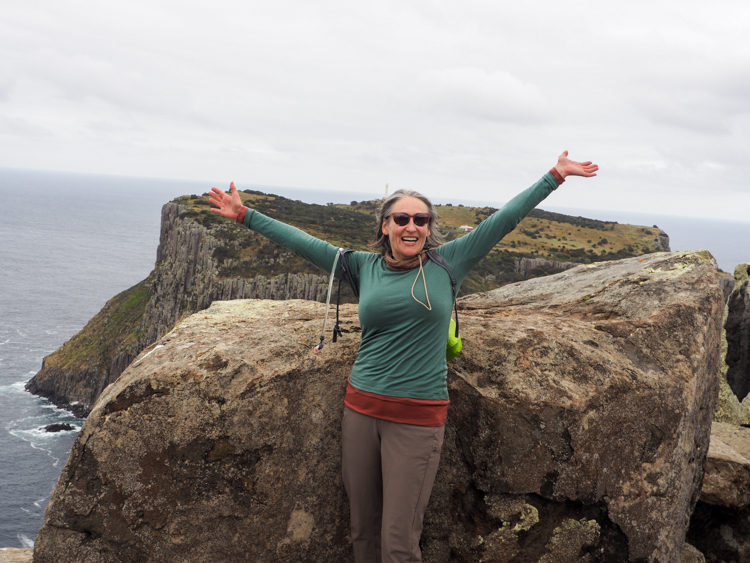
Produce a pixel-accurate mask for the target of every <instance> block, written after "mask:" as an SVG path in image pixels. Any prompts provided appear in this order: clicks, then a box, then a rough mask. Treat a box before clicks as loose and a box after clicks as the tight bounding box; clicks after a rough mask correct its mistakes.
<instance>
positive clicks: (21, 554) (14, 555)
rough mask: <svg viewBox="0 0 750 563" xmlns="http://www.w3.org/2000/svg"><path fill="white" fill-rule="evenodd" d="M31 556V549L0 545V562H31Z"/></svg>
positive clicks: (32, 554) (32, 552)
mask: <svg viewBox="0 0 750 563" xmlns="http://www.w3.org/2000/svg"><path fill="white" fill-rule="evenodd" d="M33 556H34V550H32V549H17V548H13V547H0V563H31V559H32V557H33Z"/></svg>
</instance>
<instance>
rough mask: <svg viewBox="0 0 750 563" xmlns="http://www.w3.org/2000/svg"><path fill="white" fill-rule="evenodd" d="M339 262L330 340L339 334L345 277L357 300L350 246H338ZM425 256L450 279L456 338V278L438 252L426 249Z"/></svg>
mask: <svg viewBox="0 0 750 563" xmlns="http://www.w3.org/2000/svg"><path fill="white" fill-rule="evenodd" d="M338 252H339V262H340V263H341V276H339V287H338V290H337V292H336V324H335V325H334V327H333V338H332V340H333V341H334V342H336V339H337V338H338V337H339V336H341V329H340V328H339V304H340V303H341V280H342V279H346V281H347V282H348V283H349V286H350V287H351V288H352V291H353V292H354V296H355V297H356V298H357V300H359V288H358V287H357V285H356V284H355V283H354V278H353V277H352V272H351V270H350V269H349V263H348V261H347V260H348V256H349V254H351V253H352V252H354V251H353V250H352V249H351V248H339V251H338ZM427 256H429V257H430V260H432V261H433V262H435V264H437V265H438V266H440V267H441V268H442V269H443V270H445V271H446V273H447V274H448V277H449V278H450V280H451V290H452V293H453V310H454V312H455V313H456V334H455V336H456V338H458V308H457V306H456V299H457V298H458V283H457V282H456V278H455V277H454V275H453V270H452V269H451V267H450V264H448V262H446V261H445V260H444V259H443V257H442V256H440V254H438V253H437V252H435V251H434V250H428V251H427Z"/></svg>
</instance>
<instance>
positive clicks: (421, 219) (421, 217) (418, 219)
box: [414, 213, 430, 227]
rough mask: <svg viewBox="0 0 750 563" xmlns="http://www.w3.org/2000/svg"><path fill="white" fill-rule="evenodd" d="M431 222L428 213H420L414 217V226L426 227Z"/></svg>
mask: <svg viewBox="0 0 750 563" xmlns="http://www.w3.org/2000/svg"><path fill="white" fill-rule="evenodd" d="M429 222H430V216H429V215H427V214H426V213H418V214H416V215H415V216H414V224H415V225H416V226H417V227H424V226H425V225H426V224H427V223H429Z"/></svg>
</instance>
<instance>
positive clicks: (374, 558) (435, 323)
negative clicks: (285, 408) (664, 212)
mask: <svg viewBox="0 0 750 563" xmlns="http://www.w3.org/2000/svg"><path fill="white" fill-rule="evenodd" d="M597 170H598V166H596V165H595V164H592V163H591V162H574V161H572V160H570V159H568V152H567V151H565V152H563V154H562V155H560V157H559V159H558V161H557V164H556V165H555V167H554V168H552V169H551V170H550V171H549V173H547V174H545V175H544V176H543V177H542V179H541V180H539V182H537V183H536V184H534V185H533V186H531V187H530V188H529V189H527V190H525V191H524V192H522V193H521V194H519V195H517V196H516V197H515V198H513V199H512V200H511V201H510V202H508V204H506V205H505V206H504V207H503V208H502V209H501V210H499V211H497V212H496V213H495V214H493V215H492V216H491V217H489V218H487V219H486V220H485V221H483V222H482V223H481V224H480V225H479V226H478V227H477V228H476V229H474V230H473V231H472V232H471V233H469V234H467V235H465V236H464V237H461V238H459V239H456V240H453V241H451V242H448V243H446V244H444V245H442V246H437V244H438V243H439V242H440V238H439V235H438V233H437V230H436V227H437V223H436V222H437V213H436V212H435V209H434V208H433V206H432V204H431V203H430V202H429V200H428V199H427V198H425V197H424V196H422V195H420V194H418V193H416V192H407V191H403V190H400V191H398V192H396V193H394V194H393V195H391V196H390V197H389V198H388V199H387V200H386V201H384V202H383V206H382V209H381V212H380V217H379V221H378V227H377V232H376V240H375V243H374V245H373V246H374V247H375V248H376V249H378V250H379V251H380V253H379V254H378V253H370V252H354V253H352V254H350V255H349V257H348V266H349V269H350V270H351V273H352V277H353V278H354V283H355V284H357V285H358V287H359V295H360V302H359V319H360V324H361V326H362V342H361V344H360V347H359V350H358V352H357V359H356V361H355V363H354V366H353V368H352V372H351V375H350V378H349V384H348V385H347V390H346V399H345V408H344V418H343V422H342V438H341V441H342V471H343V478H344V487H345V488H346V492H347V494H348V496H349V504H350V509H351V510H350V512H351V536H352V544H353V548H354V558H355V561H356V562H357V563H380V562H381V561H383V562H388V563H396V562H404V561H410V562H411V561H413V562H418V561H421V560H422V555H421V551H420V549H419V538H420V535H421V533H422V521H423V517H424V513H425V509H426V507H427V502H428V500H429V497H430V492H431V490H432V485H433V483H434V480H435V474H436V473H437V468H438V463H439V461H440V451H441V448H442V444H443V432H444V428H445V426H444V425H445V419H446V416H447V412H448V402H449V401H448V388H447V383H446V378H447V371H448V370H447V366H446V361H445V348H446V342H447V338H448V326H449V323H450V317H451V309H452V306H453V293H452V287H451V283H450V280H449V277H448V274H447V272H446V271H445V270H444V269H443V268H442V267H440V266H439V265H437V264H436V263H434V262H433V261H431V260H430V259H429V257H428V256H427V254H426V249H427V248H434V249H435V251H436V252H437V253H438V254H439V255H440V256H442V258H443V259H444V260H445V261H446V262H447V263H448V264H449V265H450V266H451V269H452V271H453V275H454V277H455V278H456V280H457V281H458V284H459V285H460V283H461V282H462V281H463V280H464V278H465V277H466V275H467V273H468V272H469V270H471V268H472V267H473V266H474V265H475V264H476V263H477V262H479V260H481V259H482V257H484V256H485V255H486V254H487V253H488V252H489V251H490V250H491V249H492V247H493V246H495V244H497V243H498V242H499V241H500V239H502V238H503V237H504V236H505V235H506V234H507V233H509V232H510V231H512V230H513V229H514V228H515V226H516V225H517V224H518V222H519V221H520V220H521V219H523V217H525V216H526V214H527V213H528V212H529V211H531V210H532V209H533V208H534V207H536V206H537V205H538V204H539V203H540V202H541V201H542V200H543V199H544V198H546V197H547V196H548V195H549V194H550V193H551V192H552V191H553V190H554V189H556V188H557V187H558V186H559V185H560V184H561V183H562V182H563V181H564V180H565V177H566V176H584V177H591V176H596V171H597ZM230 189H231V195H230V194H226V193H224V192H223V191H221V190H219V189H217V188H211V190H212V193H211V198H210V201H211V203H212V204H213V205H215V206H216V208H212V211H214V212H216V213H220V214H221V215H223V216H225V217H228V218H231V219H235V220H236V221H237V222H238V223H242V224H244V225H245V226H247V227H249V228H251V229H253V230H255V231H257V232H259V233H261V234H263V235H265V236H266V237H268V238H269V239H271V240H273V241H274V242H277V243H278V244H281V245H282V246H285V247H286V248H288V249H289V250H292V251H293V252H295V253H296V254H298V255H300V256H302V257H304V258H306V259H307V260H309V261H310V262H312V263H313V264H316V265H317V266H320V267H321V268H322V269H323V270H325V271H326V272H329V271H330V270H331V267H332V266H333V263H334V258H335V257H336V253H337V249H336V248H335V247H333V246H331V245H330V244H328V243H327V242H324V241H322V240H319V239H316V238H314V237H312V236H310V235H307V234H306V233H304V232H302V231H300V230H299V229H296V228H294V227H290V226H289V225H286V224H284V223H281V222H279V221H275V220H273V219H270V218H268V217H265V216H264V215H261V214H260V213H257V212H255V211H254V210H252V209H248V208H247V207H245V206H243V205H242V202H241V201H240V197H239V195H238V194H237V190H236V188H235V187H234V183H232V184H231V185H230ZM436 246H437V248H435V247H436ZM415 272H416V275H415Z"/></svg>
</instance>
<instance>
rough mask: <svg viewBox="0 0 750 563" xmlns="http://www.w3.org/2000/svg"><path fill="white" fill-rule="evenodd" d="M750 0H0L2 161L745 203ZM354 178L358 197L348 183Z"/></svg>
mask: <svg viewBox="0 0 750 563" xmlns="http://www.w3.org/2000/svg"><path fill="white" fill-rule="evenodd" d="M748 30H750V2H747V1H746V0H744V1H740V0H737V1H722V0H719V1H718V2H707V1H705V0H701V1H695V0H681V1H679V2H678V1H677V0H672V1H670V2H662V1H660V0H630V1H629V2H617V3H615V2H608V3H604V2H593V1H591V2H582V1H576V0H574V1H572V2H560V1H548V0H543V1H537V2H534V1H529V2H513V3H510V2H497V1H496V0H494V1H476V0H461V1H460V2H459V1H458V0H454V1H451V2H445V1H439V0H438V1H436V0H432V1H426V0H425V1H412V0H399V1H391V0H380V1H377V2H372V1H370V2H356V1H354V2H353V1H351V0H349V1H346V2H344V1H331V0H316V1H310V0H306V1H305V0H275V1H264V2H260V1H254V0H249V1H248V0H243V1H242V2H240V1H214V2H212V3H210V5H209V3H208V2H205V1H202V2H197V1H193V0H181V1H179V2H178V1H176V0H175V1H171V0H148V1H141V0H128V1H125V2H122V1H121V2H109V1H106V0H98V1H96V2H94V1H89V0H68V1H66V2H60V1H59V0H54V1H53V0H22V1H18V0H3V3H2V13H0V167H13V168H29V169H39V170H62V171H73V172H95V173H105V174H119V175H129V176H146V177H162V178H183V179H190V180H205V181H206V182H207V185H210V184H213V183H221V182H228V181H229V180H235V181H236V182H237V183H238V184H240V187H242V183H245V184H262V185H271V186H274V185H276V186H295V187H302V188H311V189H334V190H341V191H344V192H346V195H345V196H343V197H342V201H348V200H349V199H357V197H356V196H357V194H358V193H359V192H365V191H366V192H370V193H372V192H373V191H376V192H380V191H382V190H383V187H384V186H385V184H386V183H388V184H389V187H390V189H391V191H392V190H394V189H398V188H410V189H418V190H420V191H422V192H424V193H425V194H426V195H428V196H433V197H436V198H440V199H445V198H447V199H450V196H451V195H456V197H460V198H462V199H472V200H478V201H483V200H484V201H487V202H488V203H495V202H503V201H506V200H507V199H509V198H510V197H512V196H513V195H514V194H515V193H516V192H518V191H520V190H521V189H523V188H525V187H527V186H528V185H529V184H531V183H533V182H534V181H535V180H536V179H537V178H538V177H539V176H540V175H541V174H543V173H544V172H545V171H547V170H548V169H549V168H550V167H551V166H552V165H554V163H555V162H556V159H557V156H558V154H559V153H560V152H561V151H562V150H564V149H568V150H569V151H570V156H571V158H574V159H577V160H579V159H580V160H593V161H594V162H597V163H598V164H599V165H600V167H601V170H600V174H599V176H598V177H597V178H595V179H591V180H584V179H573V180H571V181H569V182H567V183H566V184H565V185H564V186H563V188H562V189H560V190H558V191H557V192H556V193H555V194H553V196H551V199H550V200H548V202H547V203H548V207H550V206H557V207H571V208H579V209H621V210H631V211H638V212H649V211H651V212H654V213H662V214H675V215H686V216H696V217H713V218H721V217H726V218H728V219H732V220H748V217H747V210H748V209H750V158H748V157H749V156H750V142H749V141H750V133H748V131H749V130H750V39H749V38H748ZM349 194H351V197H350V195H349Z"/></svg>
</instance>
